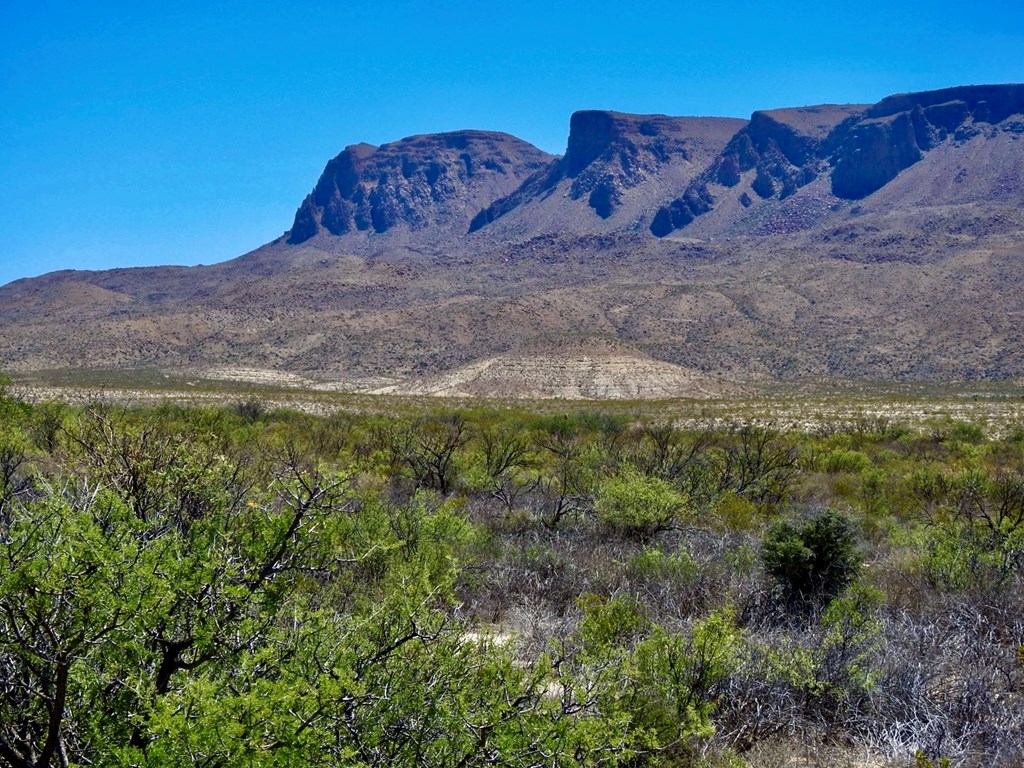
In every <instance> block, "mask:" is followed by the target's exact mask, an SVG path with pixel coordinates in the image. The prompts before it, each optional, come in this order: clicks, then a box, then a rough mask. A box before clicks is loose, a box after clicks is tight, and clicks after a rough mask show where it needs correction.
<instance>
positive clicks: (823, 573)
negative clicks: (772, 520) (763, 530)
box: [761, 510, 862, 603]
mask: <svg viewBox="0 0 1024 768" xmlns="http://www.w3.org/2000/svg"><path fill="white" fill-rule="evenodd" d="M861 560H862V557H861V553H860V550H858V548H857V534H856V531H855V529H854V526H853V523H852V522H850V520H849V518H847V517H846V516H844V515H841V514H839V513H838V512H834V511H832V510H825V511H824V512H822V513H820V514H818V515H816V516H815V517H813V518H811V519H810V520H807V521H806V522H804V523H802V524H796V523H792V522H790V521H785V522H782V523H778V524H776V525H774V526H772V528H771V529H770V530H769V531H768V533H767V534H766V535H765V537H764V541H763V543H762V549H761V562H762V563H763V564H764V569H765V571H766V572H767V573H768V574H769V575H771V576H772V577H773V578H774V579H775V580H776V581H778V583H779V585H780V586H781V587H782V589H783V591H784V592H785V593H786V596H787V598H788V599H789V600H790V601H791V602H801V603H806V602H817V601H820V600H822V599H828V598H832V597H835V596H837V595H839V594H840V593H841V592H842V591H843V589H845V588H846V587H847V586H848V585H849V584H850V582H852V581H853V580H854V578H856V576H857V573H858V571H859V570H860V566H861Z"/></svg>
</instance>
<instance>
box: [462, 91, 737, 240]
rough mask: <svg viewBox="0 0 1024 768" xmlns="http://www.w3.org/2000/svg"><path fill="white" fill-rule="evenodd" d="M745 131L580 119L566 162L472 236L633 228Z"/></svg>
mask: <svg viewBox="0 0 1024 768" xmlns="http://www.w3.org/2000/svg"><path fill="white" fill-rule="evenodd" d="M743 125H745V121H743V120H736V119H733V118H695V117H667V116H665V115H626V114H622V113H620V112H603V111H597V110H590V111H584V112H576V113H575V114H574V115H573V116H572V119H571V120H570V123H569V142H568V147H567V148H566V152H565V156H564V157H562V158H560V159H557V160H554V161H552V162H551V163H549V164H548V166H547V167H545V168H544V169H542V170H540V171H538V172H537V173H535V174H534V175H533V176H531V177H530V178H529V179H527V180H526V182H525V183H524V184H523V185H522V186H521V187H520V188H519V189H517V190H516V191H515V192H513V193H512V194H511V195H509V196H508V197H505V198H502V199H499V200H497V201H495V202H494V203H493V204H492V205H490V206H489V207H487V208H486V209H485V210H483V211H481V212H480V213H479V214H478V215H477V216H476V217H475V218H474V219H473V221H472V223H471V225H470V231H471V232H475V231H478V230H484V231H485V232H487V233H488V234H490V235H491V236H492V237H495V236H496V237H503V238H509V237H522V236H527V235H537V234H546V233H555V232H562V231H565V230H566V229H569V230H571V231H576V232H580V233H581V234H582V233H596V232H609V231H614V230H616V229H622V228H629V227H632V226H633V225H635V224H637V223H638V222H640V221H643V220H644V219H646V218H649V216H650V215H652V213H653V211H654V210H656V209H657V207H658V206H659V205H661V204H662V203H663V202H664V201H665V200H667V199H669V198H670V197H671V196H672V194H673V192H674V191H675V190H677V189H679V188H681V187H683V186H685V185H686V184H687V183H688V182H689V181H690V180H691V179H693V178H694V177H696V176H697V175H698V174H700V173H701V172H702V171H703V170H704V169H705V168H706V167H707V166H708V164H709V163H710V162H711V161H712V160H714V158H715V157H716V155H717V154H718V153H719V152H720V151H721V149H722V148H723V147H724V146H725V144H726V142H728V141H729V139H730V137H732V136H733V134H735V133H736V131H737V130H739V129H740V128H741V127H743Z"/></svg>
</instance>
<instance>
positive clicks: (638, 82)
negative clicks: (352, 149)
mask: <svg viewBox="0 0 1024 768" xmlns="http://www.w3.org/2000/svg"><path fill="white" fill-rule="evenodd" d="M1021 81H1024V3H1022V2H1021V0H989V1H988V2H984V3H963V2H955V3H954V2H946V1H945V0H933V1H932V2H927V3H925V2H912V3H908V2H898V0H887V1H885V2H880V1H877V0H866V1H864V2H847V3H837V2H830V1H829V0H819V1H818V2H814V3H809V2H808V3H803V2H798V3H782V2H774V3H773V2H765V0H757V1H756V2H747V0H730V1H729V2H723V3H714V2H701V3H687V2H663V1H660V0H635V1H634V2H631V3H626V2H604V1H603V0H591V1H590V2H558V0H547V1H546V2H536V1H535V0H520V1H519V2H508V3H506V2H461V1H460V2H443V1H442V0H435V1H434V2H426V1H425V0H423V1H419V2H414V1H413V0H408V1H406V2H397V1H388V0H383V1H378V2H372V3H371V2H366V3H359V4H355V3H329V2H303V1H302V0H293V1H292V2H289V3H273V4H272V3H262V2H259V1H258V0H247V1H246V2H231V1H229V2H213V3H211V2H209V0H205V1H204V2H191V0H179V1H177V2H164V3H149V2H147V1H146V0H133V2H102V0H98V1H97V2H90V3H84V2H48V1H47V0H33V1H32V2H15V1H14V0H7V1H6V2H4V3H3V7H2V8H0V189H2V190H3V192H2V194H3V198H2V200H3V204H2V206H0V230H2V232H3V236H2V239H0V249H2V250H0V284H2V283H6V282H7V281H9V280H13V279H16V278H18V277H23V276H29V275H36V274H40V273H42V272H46V271H50V270H54V269H62V268H75V269H99V268H107V267H112V266H128V265H140V264H160V263H177V264H195V263H211V262H215V261H220V260H223V259H227V258H231V257H234V256H237V255H240V254H241V253H244V252H245V251H248V250H250V249H252V248H255V247H257V246H259V245H260V244H262V243H264V242H266V241H268V240H271V239H273V238H274V237H276V236H278V235H280V234H281V233H282V232H283V231H284V230H286V229H287V228H288V227H289V226H290V225H291V219H292V215H293V213H294V211H295V208H296V206H297V205H298V204H299V202H300V201H301V199H302V197H303V196H304V195H305V194H306V193H307V192H308V191H309V190H310V189H311V188H312V186H313V184H314V183H315V182H316V179H317V177H318V175H319V174H320V171H321V170H322V168H323V165H324V163H325V162H326V161H327V160H328V159H330V158H331V157H333V156H334V155H335V154H337V152H338V151H340V150H341V149H342V148H343V147H344V146H345V145H347V144H351V143H355V142H359V141H368V142H371V143H377V144H379V143H383V142H386V141H390V140H394V139H397V138H401V137H403V136H408V135H411V134H414V133H425V132H433V131H443V130H453V129H457V128H483V129H493V130H503V131H507V132H509V133H513V134H515V135H517V136H520V137H521V138H524V139H526V140H528V141H531V142H533V143H534V144H536V145H537V146H539V147H541V148H543V149H545V150H548V151H551V152H561V151H563V150H564V147H565V138H566V133H567V130H568V124H569V115H570V114H571V113H572V112H573V111H574V110H577V109H585V108H609V109H618V110H622V111H628V112H660V113H668V114H676V115H691V114H709V115H732V116H741V117H746V116H749V114H750V112H751V111H753V110H755V109H763V108H771V107H777V106H797V105H803V104H813V103H820V102H823V101H833V102H873V101H876V100H878V99H880V98H881V97H883V96H886V95H888V94H890V93H894V92H901V91H911V90H925V89H931V88H941V87H945V86H951V85H961V84H972V83H984V82H1021Z"/></svg>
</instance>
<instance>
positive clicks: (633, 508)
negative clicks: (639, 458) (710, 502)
mask: <svg viewBox="0 0 1024 768" xmlns="http://www.w3.org/2000/svg"><path fill="white" fill-rule="evenodd" d="M686 508H687V499H686V496H684V495H683V494H682V493H680V492H679V491H678V490H677V489H676V488H675V486H673V485H672V484H671V483H669V482H667V481H665V480H661V479H659V478H656V477H648V476H646V475H643V474H641V473H640V472H638V471H637V470H635V469H632V468H630V469H626V470H625V471H623V472H621V473H619V474H618V475H614V476H612V477H610V478H608V479H607V480H606V481H605V482H603V483H602V484H601V485H600V487H599V488H598V494H597V500H596V503H595V509H596V510H597V517H598V519H599V520H600V521H601V524H602V525H604V526H605V527H607V528H609V529H611V530H613V531H616V532H618V533H621V534H624V535H627V536H635V537H637V538H640V539H644V538H647V537H649V536H651V535H653V534H655V533H657V532H658V531H661V530H664V529H666V528H668V527H670V526H671V525H672V523H673V522H674V521H675V520H676V518H677V517H679V516H680V515H681V514H683V512H684V511H685V510H686Z"/></svg>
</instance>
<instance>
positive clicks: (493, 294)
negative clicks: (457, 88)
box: [0, 86, 1024, 397]
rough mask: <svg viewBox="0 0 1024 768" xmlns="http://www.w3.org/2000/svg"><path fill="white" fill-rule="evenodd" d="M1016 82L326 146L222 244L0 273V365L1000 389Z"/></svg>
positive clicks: (1021, 161)
mask: <svg viewBox="0 0 1024 768" xmlns="http://www.w3.org/2000/svg"><path fill="white" fill-rule="evenodd" d="M1020 94H1021V88H1020V87H1019V86H992V87H988V86H977V87H967V88H957V89H947V90H945V91H941V92H930V93H925V94H906V95H900V96H896V97H890V98H889V99H884V100H882V101H881V102H879V103H878V104H876V105H873V106H870V107H862V106H817V107H801V108H793V109H781V110H771V111H765V112H758V113H755V114H754V115H753V116H752V118H751V120H750V121H737V120H731V119H722V120H715V119H710V118H670V117H662V116H636V115H623V114H619V113H608V112H582V113H577V114H576V115H574V116H573V119H572V123H571V131H570V140H569V146H568V148H567V151H566V154H565V156H564V157H560V158H559V157H553V156H550V155H547V154H545V153H543V152H541V151H540V150H537V149H535V148H533V147H532V146H530V145H529V144H527V143H525V142H522V141H519V140H518V139H514V138H513V137H509V136H506V135H503V134H493V133H483V132H475V131H462V132H456V133H452V134H440V135H437V136H422V137H413V138H410V139H404V140H402V141H398V142H394V143H392V144H387V145H384V146H382V147H379V148H373V147H368V146H366V145H362V146H359V145H357V146H354V147H349V148H348V149H346V150H345V151H343V152H342V153H341V154H340V155H339V156H338V157H337V158H335V159H334V160H332V161H331V162H330V163H329V164H328V166H327V168H326V169H325V171H324V174H323V175H322V176H321V179H320V181H319V182H318V184H317V186H316V188H315V189H314V192H313V193H312V194H311V195H310V196H309V197H308V198H307V199H306V200H305V201H304V202H303V204H302V206H300V209H299V211H298V213H297V215H296V220H295V224H294V225H293V228H292V230H291V232H290V233H289V235H288V236H286V237H283V238H281V239H279V240H277V241H275V242H273V243H269V244H267V245H266V246H264V247H263V248H260V249H257V250H256V251H253V252H252V253H249V254H246V255H244V256H242V257H239V258H238V259H234V260H232V261H229V262H225V263H222V264H216V265H212V266H206V267H192V268H182V267H161V268H145V269H119V270H109V271H104V272H57V273H52V274H49V275H45V276H43V277H40V278H36V279H32V280H21V281H17V282H15V283H11V284H9V285H7V286H3V287H0V328H2V330H3V333H0V367H3V368H7V369H10V370H14V371H31V370H43V369H55V368H68V367H85V368H143V367H145V368H156V369H161V370H173V371H184V372H189V373H190V374H192V375H199V376H202V375H211V374H210V373H209V372H211V371H216V370H224V369H228V368H230V369H233V370H243V371H250V372H251V373H252V375H254V376H257V377H259V376H263V375H264V373H263V372H268V371H271V372H273V371H277V372H287V373H289V374H295V375H300V376H301V377H303V379H305V380H312V381H316V382H319V383H320V385H322V386H328V387H334V388H339V387H340V388H347V389H360V390H365V391H383V390H386V391H393V392H408V393H424V392H433V393H449V394H487V393H491V394H495V395H502V396H506V395H516V394H531V395H549V396H555V395H557V396H571V397H582V396H587V397H599V396H629V397H664V396H669V395H671V396H686V395H693V396H698V395H700V396H703V395H708V394H715V393H727V392H729V391H733V388H732V386H731V385H730V384H728V383H726V381H727V380H728V381H732V382H743V381H751V380H764V379H801V378H807V377H813V378H830V377H835V378H848V379H849V378H852V379H883V380H924V381H944V380H971V379H1014V378H1021V377H1024V330H1022V329H1024V270H1021V269H1020V264H1021V259H1022V258H1024V182H1022V179H1024V116H1022V115H1021V111H1022V109H1024V104H1022V101H1021V96H1020ZM901 166H902V167H901ZM890 176H891V178H889V177H890ZM855 195H856V196H855ZM673 200H674V201H676V202H671V201H673ZM679 201H683V202H682V203H679ZM684 204H685V205H684ZM686 206H689V207H686ZM701 206H703V209H700V208H701ZM659 207H661V208H663V209H668V213H658V212H657V211H658V209H659ZM699 209H700V210H699ZM681 212H682V213H681ZM683 213H685V214H686V215H687V216H689V220H687V221H683V219H684V218H686V216H683V215H682V214H683ZM658 217H661V219H659V218H658ZM666 217H667V218H668V225H669V226H668V227H667V230H668V231H667V232H664V231H661V230H659V229H658V227H657V226H655V227H652V224H656V222H658V221H662V223H664V220H665V218H666ZM652 229H654V230H656V231H655V232H653V233H652V231H651V230H652ZM470 230H472V231H470ZM655 234H658V235H664V236H663V237H656V236H655ZM232 375H234V374H232Z"/></svg>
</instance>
